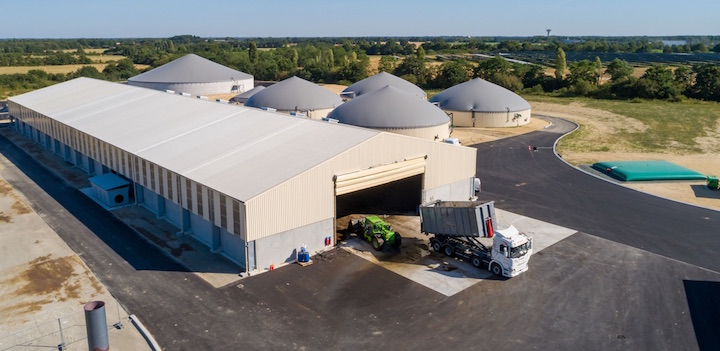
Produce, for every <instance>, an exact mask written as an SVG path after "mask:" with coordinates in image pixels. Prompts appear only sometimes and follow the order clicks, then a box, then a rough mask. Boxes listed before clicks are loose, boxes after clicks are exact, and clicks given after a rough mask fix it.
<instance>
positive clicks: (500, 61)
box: [473, 56, 511, 80]
mask: <svg viewBox="0 0 720 351" xmlns="http://www.w3.org/2000/svg"><path fill="white" fill-rule="evenodd" d="M510 68H511V65H510V63H509V62H507V60H505V59H504V58H502V57H499V56H495V57H493V58H490V59H487V60H483V61H480V63H478V65H477V66H475V69H474V70H473V77H479V78H482V79H485V80H489V78H490V77H491V76H493V75H497V74H502V75H507V74H509V73H510Z"/></svg>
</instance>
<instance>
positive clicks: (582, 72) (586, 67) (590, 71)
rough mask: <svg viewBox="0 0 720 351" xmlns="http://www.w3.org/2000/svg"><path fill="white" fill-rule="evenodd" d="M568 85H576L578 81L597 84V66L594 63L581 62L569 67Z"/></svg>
mask: <svg viewBox="0 0 720 351" xmlns="http://www.w3.org/2000/svg"><path fill="white" fill-rule="evenodd" d="M568 80H569V81H570V85H573V84H577V83H578V82H579V81H585V82H587V83H591V84H597V81H598V73H597V66H596V65H595V63H594V62H590V61H588V60H581V61H577V62H574V63H573V64H571V65H570V75H569V76H568Z"/></svg>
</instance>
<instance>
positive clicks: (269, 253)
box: [255, 218, 335, 270]
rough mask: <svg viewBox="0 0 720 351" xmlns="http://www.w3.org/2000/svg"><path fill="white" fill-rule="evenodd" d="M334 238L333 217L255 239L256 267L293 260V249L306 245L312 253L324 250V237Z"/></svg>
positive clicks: (264, 267)
mask: <svg viewBox="0 0 720 351" xmlns="http://www.w3.org/2000/svg"><path fill="white" fill-rule="evenodd" d="M328 236H329V237H331V238H332V239H331V240H332V245H334V244H335V243H334V240H335V238H334V237H335V223H334V220H333V218H328V219H326V220H323V221H319V222H316V223H312V224H309V225H306V226H303V227H299V228H294V229H291V230H288V231H285V232H282V233H278V234H276V235H272V236H268V237H265V238H262V239H258V240H256V241H255V250H256V251H255V252H256V257H257V268H258V269H261V270H262V269H267V268H268V267H270V265H271V264H272V265H275V266H277V265H280V264H283V263H287V262H292V261H294V260H295V253H296V252H295V250H300V247H301V246H302V245H307V249H308V252H310V254H314V253H316V252H319V251H322V250H325V249H327V248H328V246H325V238H326V237H328Z"/></svg>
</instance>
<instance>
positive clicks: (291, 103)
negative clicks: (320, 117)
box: [245, 77, 343, 111]
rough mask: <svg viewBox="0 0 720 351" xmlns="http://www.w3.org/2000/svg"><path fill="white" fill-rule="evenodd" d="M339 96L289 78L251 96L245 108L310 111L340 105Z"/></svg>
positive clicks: (315, 85) (294, 78)
mask: <svg viewBox="0 0 720 351" xmlns="http://www.w3.org/2000/svg"><path fill="white" fill-rule="evenodd" d="M342 103H343V102H342V99H340V96H338V95H336V94H333V93H332V92H331V91H329V90H327V89H325V88H323V87H321V86H319V85H317V84H315V83H313V82H309V81H307V80H305V79H302V78H298V77H290V78H288V79H285V80H283V81H281V82H278V83H275V84H273V85H271V86H269V87H267V88H265V89H263V90H262V91H259V92H258V93H257V94H254V95H253V96H251V97H250V98H249V99H248V100H247V101H246V102H245V106H250V107H257V108H262V107H272V108H275V109H278V110H282V111H295V110H297V111H311V110H320V109H326V108H333V107H337V106H340V105H341V104H342Z"/></svg>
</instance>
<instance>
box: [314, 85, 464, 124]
mask: <svg viewBox="0 0 720 351" xmlns="http://www.w3.org/2000/svg"><path fill="white" fill-rule="evenodd" d="M328 118H334V119H337V120H338V121H339V122H340V123H345V124H352V125H355V126H360V127H366V128H377V129H407V128H422V127H433V126H438V125H442V124H446V123H449V122H450V117H448V115H447V114H446V113H445V112H443V110H441V109H439V108H438V107H437V106H435V105H433V104H431V103H429V102H427V101H425V100H421V99H418V98H417V97H415V96H414V95H410V94H408V93H406V92H403V91H401V90H400V89H398V88H396V87H394V86H391V85H386V86H385V87H384V88H381V89H378V90H375V91H373V92H370V93H367V94H363V95H362V96H359V97H357V98H355V99H352V100H350V101H348V102H346V103H344V104H342V106H340V107H338V108H336V109H335V110H333V111H332V112H331V113H330V114H329V115H328Z"/></svg>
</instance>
